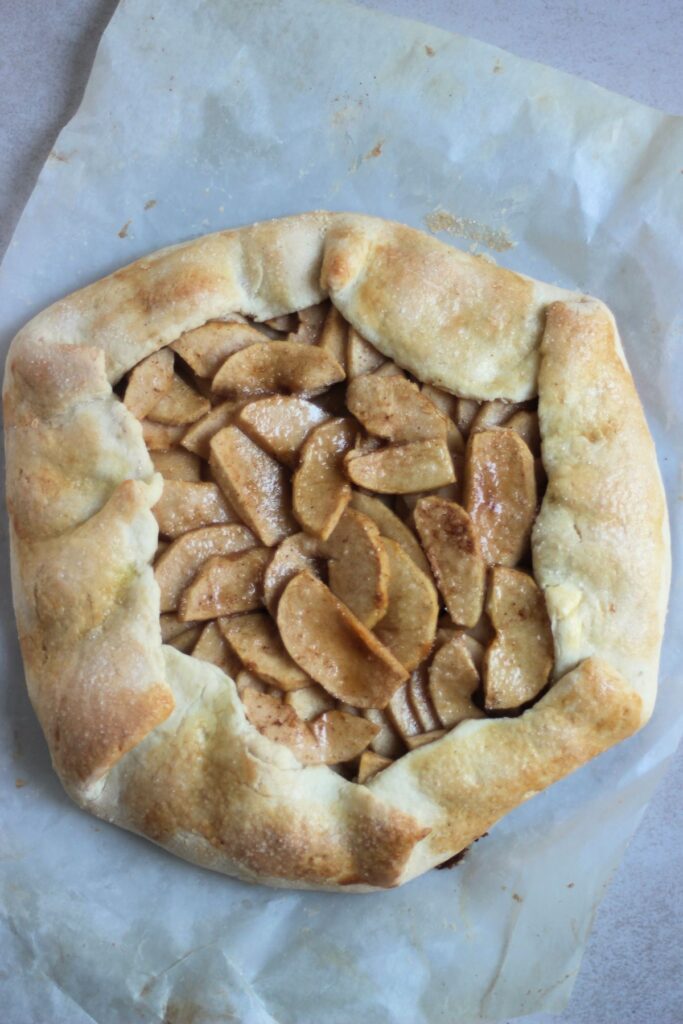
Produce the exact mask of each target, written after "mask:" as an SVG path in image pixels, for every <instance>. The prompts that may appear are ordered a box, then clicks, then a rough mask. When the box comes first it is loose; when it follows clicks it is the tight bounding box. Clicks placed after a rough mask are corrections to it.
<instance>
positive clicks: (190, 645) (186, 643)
mask: <svg viewBox="0 0 683 1024" xmlns="http://www.w3.org/2000/svg"><path fill="white" fill-rule="evenodd" d="M201 633H202V624H201V622H200V623H199V624H198V625H196V626H195V625H191V624H190V628H189V629H184V630H183V632H182V633H176V635H175V636H173V637H171V638H170V639H169V640H165V641H164V643H166V644H168V646H169V647H175V649H176V651H180V652H181V653H182V654H191V653H192V651H193V650H194V647H195V645H196V643H197V641H198V640H199V637H200V636H201Z"/></svg>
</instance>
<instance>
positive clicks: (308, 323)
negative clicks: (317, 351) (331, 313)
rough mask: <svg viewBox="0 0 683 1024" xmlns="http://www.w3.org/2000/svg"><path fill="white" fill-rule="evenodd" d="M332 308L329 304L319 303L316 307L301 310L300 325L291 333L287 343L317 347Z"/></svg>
mask: <svg viewBox="0 0 683 1024" xmlns="http://www.w3.org/2000/svg"><path fill="white" fill-rule="evenodd" d="M329 308H330V304H329V302H327V301H326V302H319V303H318V304H317V305H315V306H307V307H306V309H300V310H299V323H298V324H297V326H296V329H295V330H293V331H290V333H289V335H288V336H287V341H295V342H298V344H299V345H317V344H318V342H319V341H320V336H321V334H322V332H323V326H324V324H325V320H326V318H327V313H328V310H329Z"/></svg>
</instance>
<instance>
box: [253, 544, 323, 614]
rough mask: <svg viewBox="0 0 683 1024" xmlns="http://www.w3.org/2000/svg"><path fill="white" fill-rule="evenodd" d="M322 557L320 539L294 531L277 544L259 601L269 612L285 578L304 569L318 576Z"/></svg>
mask: <svg viewBox="0 0 683 1024" xmlns="http://www.w3.org/2000/svg"><path fill="white" fill-rule="evenodd" d="M324 558H325V551H324V547H323V543H322V541H319V540H318V539H317V538H316V537H309V536H308V534H307V533H295V534H293V535H292V536H291V537H286V538H285V539H284V540H283V541H281V542H280V544H278V546H277V549H276V551H275V554H274V555H273V557H272V559H271V561H270V564H269V565H268V568H267V569H266V574H265V576H264V579H263V603H264V604H265V606H266V608H267V609H268V611H269V612H270V614H271V615H273V616H274V615H275V613H276V611H277V606H278V602H279V600H280V597H281V595H282V591H283V590H284V589H285V587H286V586H287V584H288V583H289V581H290V580H291V579H293V578H294V576H297V575H298V574H299V573H300V572H304V571H307V572H310V573H311V575H313V576H320V575H321V573H322V569H323V559H324Z"/></svg>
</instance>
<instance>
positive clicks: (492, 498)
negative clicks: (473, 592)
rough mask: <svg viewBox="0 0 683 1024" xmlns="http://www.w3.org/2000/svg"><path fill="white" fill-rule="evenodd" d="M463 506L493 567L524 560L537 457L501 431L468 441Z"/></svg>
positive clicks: (533, 505) (513, 434)
mask: <svg viewBox="0 0 683 1024" xmlns="http://www.w3.org/2000/svg"><path fill="white" fill-rule="evenodd" d="M463 504H464V506H465V508H466V509H467V511H468V512H469V514H470V516H471V519H472V522H473V524H474V528H475V530H476V532H477V535H478V537H479V543H480V545H481V553H482V555H483V556H484V559H485V560H486V562H487V563H488V564H489V565H507V566H513V565H516V564H517V562H519V561H520V559H521V558H523V556H524V554H525V552H526V550H527V548H528V546H529V538H530V537H531V528H532V526H533V525H534V519H535V518H536V473H535V468H534V457H533V455H532V454H531V452H530V451H529V448H528V447H527V445H526V444H525V443H524V441H523V440H522V438H521V437H520V436H519V434H517V433H516V432H515V431H514V430H508V429H506V428H505V427H498V428H495V429H493V430H482V431H480V432H478V433H474V434H472V435H471V436H470V440H469V442H468V446H467V460H466V463H465V483H464V488H463Z"/></svg>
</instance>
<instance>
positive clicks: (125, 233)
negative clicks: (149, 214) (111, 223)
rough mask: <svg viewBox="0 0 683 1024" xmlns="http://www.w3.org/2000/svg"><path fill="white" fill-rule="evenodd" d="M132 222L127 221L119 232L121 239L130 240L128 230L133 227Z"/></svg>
mask: <svg viewBox="0 0 683 1024" xmlns="http://www.w3.org/2000/svg"><path fill="white" fill-rule="evenodd" d="M131 224H132V221H130V220H127V221H126V223H125V224H124V225H123V227H122V228H121V230H120V231H118V232H117V234H118V236H119V238H128V228H129V227H130V226H131Z"/></svg>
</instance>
